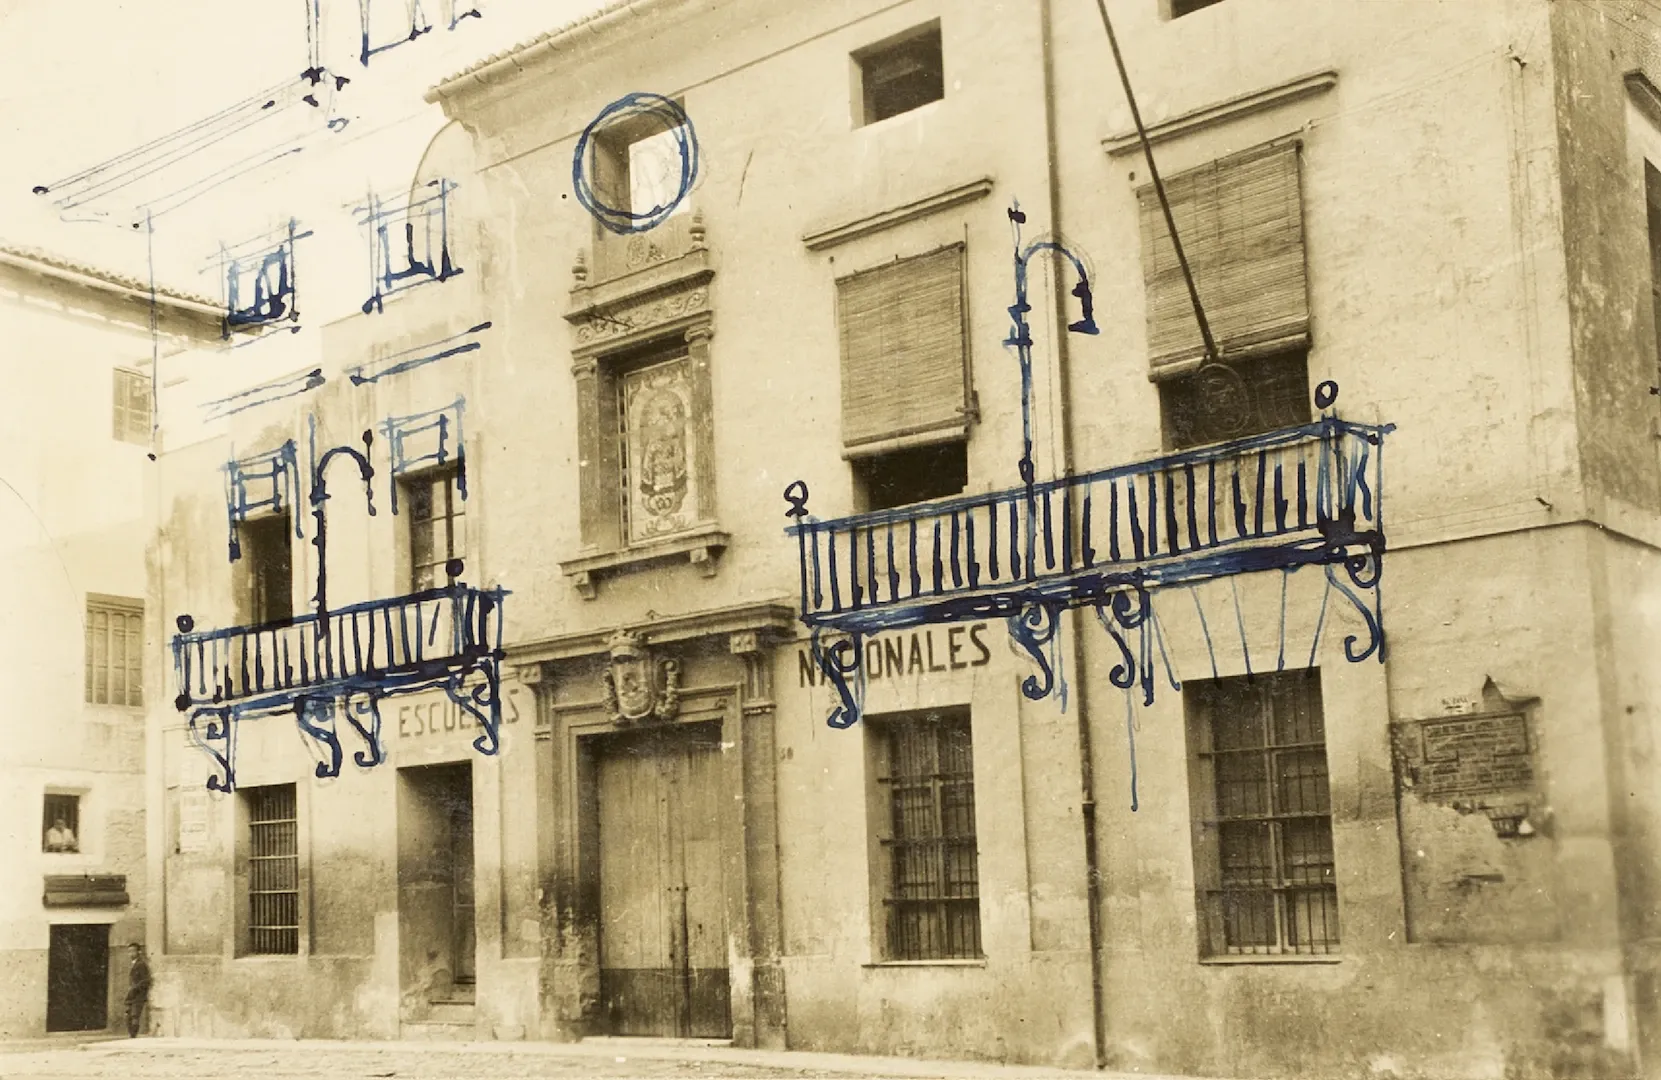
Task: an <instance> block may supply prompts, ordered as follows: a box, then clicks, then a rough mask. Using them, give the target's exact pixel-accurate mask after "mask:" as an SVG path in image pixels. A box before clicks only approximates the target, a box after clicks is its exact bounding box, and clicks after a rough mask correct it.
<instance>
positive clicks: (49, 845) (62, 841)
mask: <svg viewBox="0 0 1661 1080" xmlns="http://www.w3.org/2000/svg"><path fill="white" fill-rule="evenodd" d="M46 850H47V851H74V850H76V845H75V830H74V829H71V828H70V827H69V823H68V822H66V821H65V820H64V819H63V818H61V817H60V818H58V819H57V820H56V821H54V822H53V823H52V827H51V828H50V829H47V830H46Z"/></svg>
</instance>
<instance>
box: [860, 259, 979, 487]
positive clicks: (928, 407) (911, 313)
mask: <svg viewBox="0 0 1661 1080" xmlns="http://www.w3.org/2000/svg"><path fill="white" fill-rule="evenodd" d="M963 273H964V247H963V245H962V244H954V245H952V246H950V247H946V248H941V249H940V250H938V251H934V252H930V253H929V254H926V255H919V256H916V257H913V258H908V259H900V260H896V261H894V262H889V263H884V264H883V265H881V266H877V267H875V268H873V269H870V270H862V271H860V272H859V273H856V274H852V275H850V276H848V277H845V278H842V279H840V280H838V281H837V283H836V294H837V302H836V306H837V322H838V325H839V330H840V334H841V345H842V442H843V445H844V446H845V447H846V450H847V453H848V455H849V456H850V457H858V456H866V455H871V454H879V453H886V452H888V451H891V450H896V449H900V448H901V447H903V446H905V445H907V444H910V445H915V444H917V443H918V442H925V441H933V442H945V441H951V440H953V439H963V438H965V437H966V436H967V433H968V419H969V364H968V348H967V345H966V340H967V336H966V334H965V331H964V326H965V319H966V313H965V303H964V286H963Z"/></svg>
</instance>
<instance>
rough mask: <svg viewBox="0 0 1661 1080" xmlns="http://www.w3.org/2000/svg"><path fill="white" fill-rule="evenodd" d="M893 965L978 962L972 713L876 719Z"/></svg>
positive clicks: (889, 952) (887, 954)
mask: <svg viewBox="0 0 1661 1080" xmlns="http://www.w3.org/2000/svg"><path fill="white" fill-rule="evenodd" d="M871 730H872V732H873V737H874V738H875V739H876V740H877V742H878V745H877V754H878V758H879V762H878V769H877V772H876V775H877V778H878V784H879V785H880V787H881V788H882V789H884V790H885V792H886V798H885V799H882V800H881V801H882V802H885V803H886V804H887V810H888V821H887V825H888V833H887V835H886V836H883V837H882V838H881V841H882V842H881V847H882V849H883V856H882V858H883V865H882V866H881V867H879V876H880V877H881V878H882V879H883V882H884V887H883V891H884V893H885V895H884V897H883V901H884V907H885V908H886V941H885V949H884V953H885V957H886V959H889V960H963V959H977V958H979V957H980V956H981V948H980V888H979V867H978V865H977V858H978V857H977V852H976V849H975V775H974V758H973V753H972V751H971V744H970V734H969V710H968V709H966V708H964V709H949V710H940V711H930V712H927V713H918V714H908V715H901V716H890V717H875V718H873V724H872V728H871Z"/></svg>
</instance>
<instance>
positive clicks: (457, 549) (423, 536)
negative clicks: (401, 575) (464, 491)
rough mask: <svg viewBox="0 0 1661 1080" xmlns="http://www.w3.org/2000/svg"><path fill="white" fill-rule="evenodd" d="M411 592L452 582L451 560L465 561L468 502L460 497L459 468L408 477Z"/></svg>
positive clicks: (405, 486)
mask: <svg viewBox="0 0 1661 1080" xmlns="http://www.w3.org/2000/svg"><path fill="white" fill-rule="evenodd" d="M403 485H404V498H405V499H406V500H407V502H406V505H407V506H408V507H409V555H410V588H411V589H412V590H414V591H416V592H420V591H421V590H422V589H431V588H433V587H434V586H437V585H445V584H448V583H450V582H451V581H453V580H454V578H453V577H452V576H451V574H450V573H449V570H448V564H449V563H450V561H451V560H452V559H465V558H467V514H466V509H467V502H466V500H465V499H463V498H462V495H461V466H460V465H459V464H455V465H447V466H445V467H444V468H442V469H436V470H433V471H430V472H425V473H420V474H418V475H416V476H413V477H407V478H405V479H404V481H403Z"/></svg>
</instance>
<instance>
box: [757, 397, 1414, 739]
mask: <svg viewBox="0 0 1661 1080" xmlns="http://www.w3.org/2000/svg"><path fill="white" fill-rule="evenodd" d="M1390 430H1391V428H1390V427H1389V426H1388V425H1385V426H1374V425H1368V424H1358V423H1352V422H1349V421H1345V420H1341V419H1339V418H1338V417H1337V416H1335V415H1332V414H1330V413H1329V414H1327V415H1326V416H1323V417H1322V418H1321V419H1319V420H1317V421H1315V422H1313V423H1309V424H1304V425H1301V426H1298V427H1292V428H1285V429H1281V430H1278V431H1272V432H1268V433H1265V434H1262V435H1257V436H1253V437H1251V438H1246V439H1240V440H1237V441H1234V442H1229V443H1223V444H1219V445H1216V446H1211V447H1205V448H1201V449H1197V450H1191V451H1185V452H1182V453H1176V454H1171V455H1168V456H1165V457H1160V458H1155V459H1152V460H1150V461H1144V462H1138V463H1135V464H1131V465H1125V466H1119V467H1115V468H1110V469H1104V470H1101V471H1098V472H1092V473H1088V474H1086V475H1082V476H1074V477H1067V478H1063V479H1058V480H1048V481H1043V482H1038V483H1030V484H1022V485H1020V486H1018V487H1014V488H1009V489H1005V490H1002V491H997V492H992V493H989V494H985V495H968V496H960V497H956V498H951V499H943V500H938V501H934V502H929V503H922V504H918V505H914V506H907V507H901V508H898V509H893V510H881V511H875V512H871V513H865V514H856V515H853V516H850V517H843V518H837V519H835V520H831V521H815V520H813V519H812V518H810V517H808V516H807V513H808V512H807V507H806V501H807V488H806V485H804V484H801V483H800V482H797V483H796V484H793V485H792V486H791V488H790V489H789V490H788V491H786V493H785V498H786V499H787V500H789V501H790V502H791V504H792V508H791V510H790V511H789V514H790V516H791V517H794V518H796V519H797V521H796V523H795V524H792V525H791V526H790V527H789V529H788V530H787V531H788V532H789V534H790V535H793V536H794V537H795V538H796V540H797V544H798V552H799V561H800V592H801V610H802V621H803V622H804V623H805V624H807V626H808V627H810V628H811V629H812V630H813V633H814V645H813V651H814V655H815V657H816V659H817V660H818V662H819V664H820V667H821V669H822V670H823V671H824V673H825V675H826V676H827V679H828V680H829V681H830V682H831V683H832V684H833V685H834V686H835V687H836V688H837V690H838V692H839V693H840V695H841V697H842V703H841V706H840V707H839V708H838V709H837V710H836V711H835V712H833V714H832V716H831V724H832V726H836V727H844V726H847V725H849V724H852V723H853V722H854V721H855V720H857V719H858V715H859V707H860V706H859V697H860V695H859V692H858V691H859V686H860V685H861V682H860V672H859V664H860V657H861V655H862V650H861V643H860V639H861V637H862V636H864V635H868V634H872V633H876V632H878V631H881V630H892V629H895V628H899V627H906V626H914V625H918V624H922V623H944V622H960V621H968V620H975V619H985V618H988V617H1004V618H1007V619H1008V622H1009V630H1010V633H1011V635H1012V636H1013V637H1014V638H1015V640H1016V641H1017V642H1019V643H1020V644H1021V645H1022V646H1023V647H1024V648H1025V649H1026V650H1027V651H1028V653H1029V654H1031V656H1032V658H1033V659H1034V660H1035V661H1036V662H1037V664H1038V666H1039V668H1040V669H1041V676H1040V677H1039V678H1028V679H1027V680H1026V684H1025V687H1024V689H1025V691H1026V693H1027V696H1028V697H1031V698H1034V699H1036V698H1040V697H1043V696H1045V695H1046V694H1048V693H1049V692H1050V689H1051V688H1052V686H1053V685H1054V682H1053V678H1052V670H1051V666H1050V664H1049V662H1048V661H1047V660H1046V658H1045V656H1044V654H1043V650H1042V646H1044V645H1046V644H1048V643H1049V642H1050V641H1051V640H1052V639H1053V638H1054V637H1055V633H1056V627H1057V616H1058V613H1059V612H1060V611H1061V610H1062V609H1064V608H1071V607H1083V606H1093V607H1095V608H1097V613H1098V615H1100V616H1102V621H1103V625H1104V626H1105V627H1106V628H1107V629H1108V631H1109V633H1110V634H1112V635H1113V636H1114V638H1115V640H1116V641H1118V642H1119V645H1120V648H1121V650H1122V651H1123V652H1124V656H1125V661H1126V663H1125V665H1124V666H1123V667H1122V668H1118V669H1115V672H1114V674H1113V680H1114V682H1115V684H1116V685H1119V686H1122V687H1127V688H1128V687H1129V686H1131V685H1133V683H1134V682H1135V681H1140V683H1141V685H1142V687H1143V690H1144V693H1145V695H1146V697H1147V699H1148V700H1149V702H1150V703H1151V700H1152V688H1153V671H1152V665H1151V664H1149V663H1146V662H1142V663H1138V662H1137V658H1136V657H1134V656H1132V655H1131V652H1130V649H1129V646H1128V644H1127V643H1126V642H1125V641H1124V640H1123V638H1122V636H1121V634H1120V631H1128V630H1133V629H1139V628H1140V629H1141V630H1142V633H1143V634H1144V636H1145V635H1146V633H1147V629H1148V627H1147V617H1148V613H1149V599H1148V596H1149V592H1150V591H1151V590H1154V589H1158V588H1161V587H1167V586H1172V585H1181V584H1194V583H1197V582H1200V581H1205V580H1209V579H1213V578H1218V577H1224V576H1228V575H1231V574H1238V573H1246V572H1251V571H1258V570H1270V569H1281V570H1289V569H1294V568H1296V567H1299V566H1304V565H1311V564H1320V565H1325V566H1327V567H1328V570H1329V575H1328V576H1329V579H1330V580H1332V581H1333V583H1334V586H1335V587H1336V588H1338V589H1339V590H1340V591H1341V592H1343V593H1344V594H1345V595H1346V596H1347V597H1348V598H1349V599H1350V600H1351V601H1352V603H1354V604H1355V605H1356V607H1357V608H1358V609H1360V610H1361V613H1362V615H1363V616H1364V617H1365V618H1366V621H1367V624H1368V627H1369V634H1370V640H1369V642H1368V643H1367V646H1366V648H1365V649H1361V650H1359V651H1358V650H1357V649H1356V647H1355V639H1351V640H1350V641H1349V642H1348V647H1349V650H1350V658H1351V659H1352V660H1359V659H1363V658H1365V657H1366V656H1368V655H1372V654H1373V653H1374V652H1378V653H1380V654H1381V655H1382V649H1383V631H1382V624H1381V622H1380V621H1379V620H1378V618H1377V612H1376V592H1375V604H1374V610H1368V607H1367V605H1365V604H1363V603H1362V602H1361V600H1360V599H1359V598H1358V597H1357V596H1356V595H1355V594H1354V593H1353V592H1352V591H1351V590H1350V589H1349V588H1348V587H1347V586H1345V585H1344V584H1343V583H1342V582H1338V581H1337V580H1336V578H1333V577H1332V575H1331V572H1330V571H1331V569H1332V568H1333V567H1335V566H1342V567H1343V568H1344V569H1345V570H1346V571H1347V572H1348V574H1349V576H1350V578H1351V581H1352V584H1353V585H1355V586H1356V587H1357V588H1359V589H1362V590H1367V589H1372V588H1373V587H1374V586H1375V585H1376V583H1377V579H1378V574H1379V572H1380V567H1381V556H1382V555H1383V552H1384V529H1383V519H1382V507H1381V505H1380V498H1379V495H1380V491H1381V487H1382V471H1381V470H1382V463H1381V457H1382V451H1383V437H1384V435H1385V434H1386V433H1387V432H1388V431H1390ZM831 632H835V633H841V634H845V635H849V637H848V638H843V639H842V640H840V641H838V642H835V643H827V642H826V640H825V635H826V634H827V633H831ZM850 638H851V640H850ZM1143 652H1144V657H1145V655H1146V652H1147V649H1146V646H1145V647H1144V650H1143Z"/></svg>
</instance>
